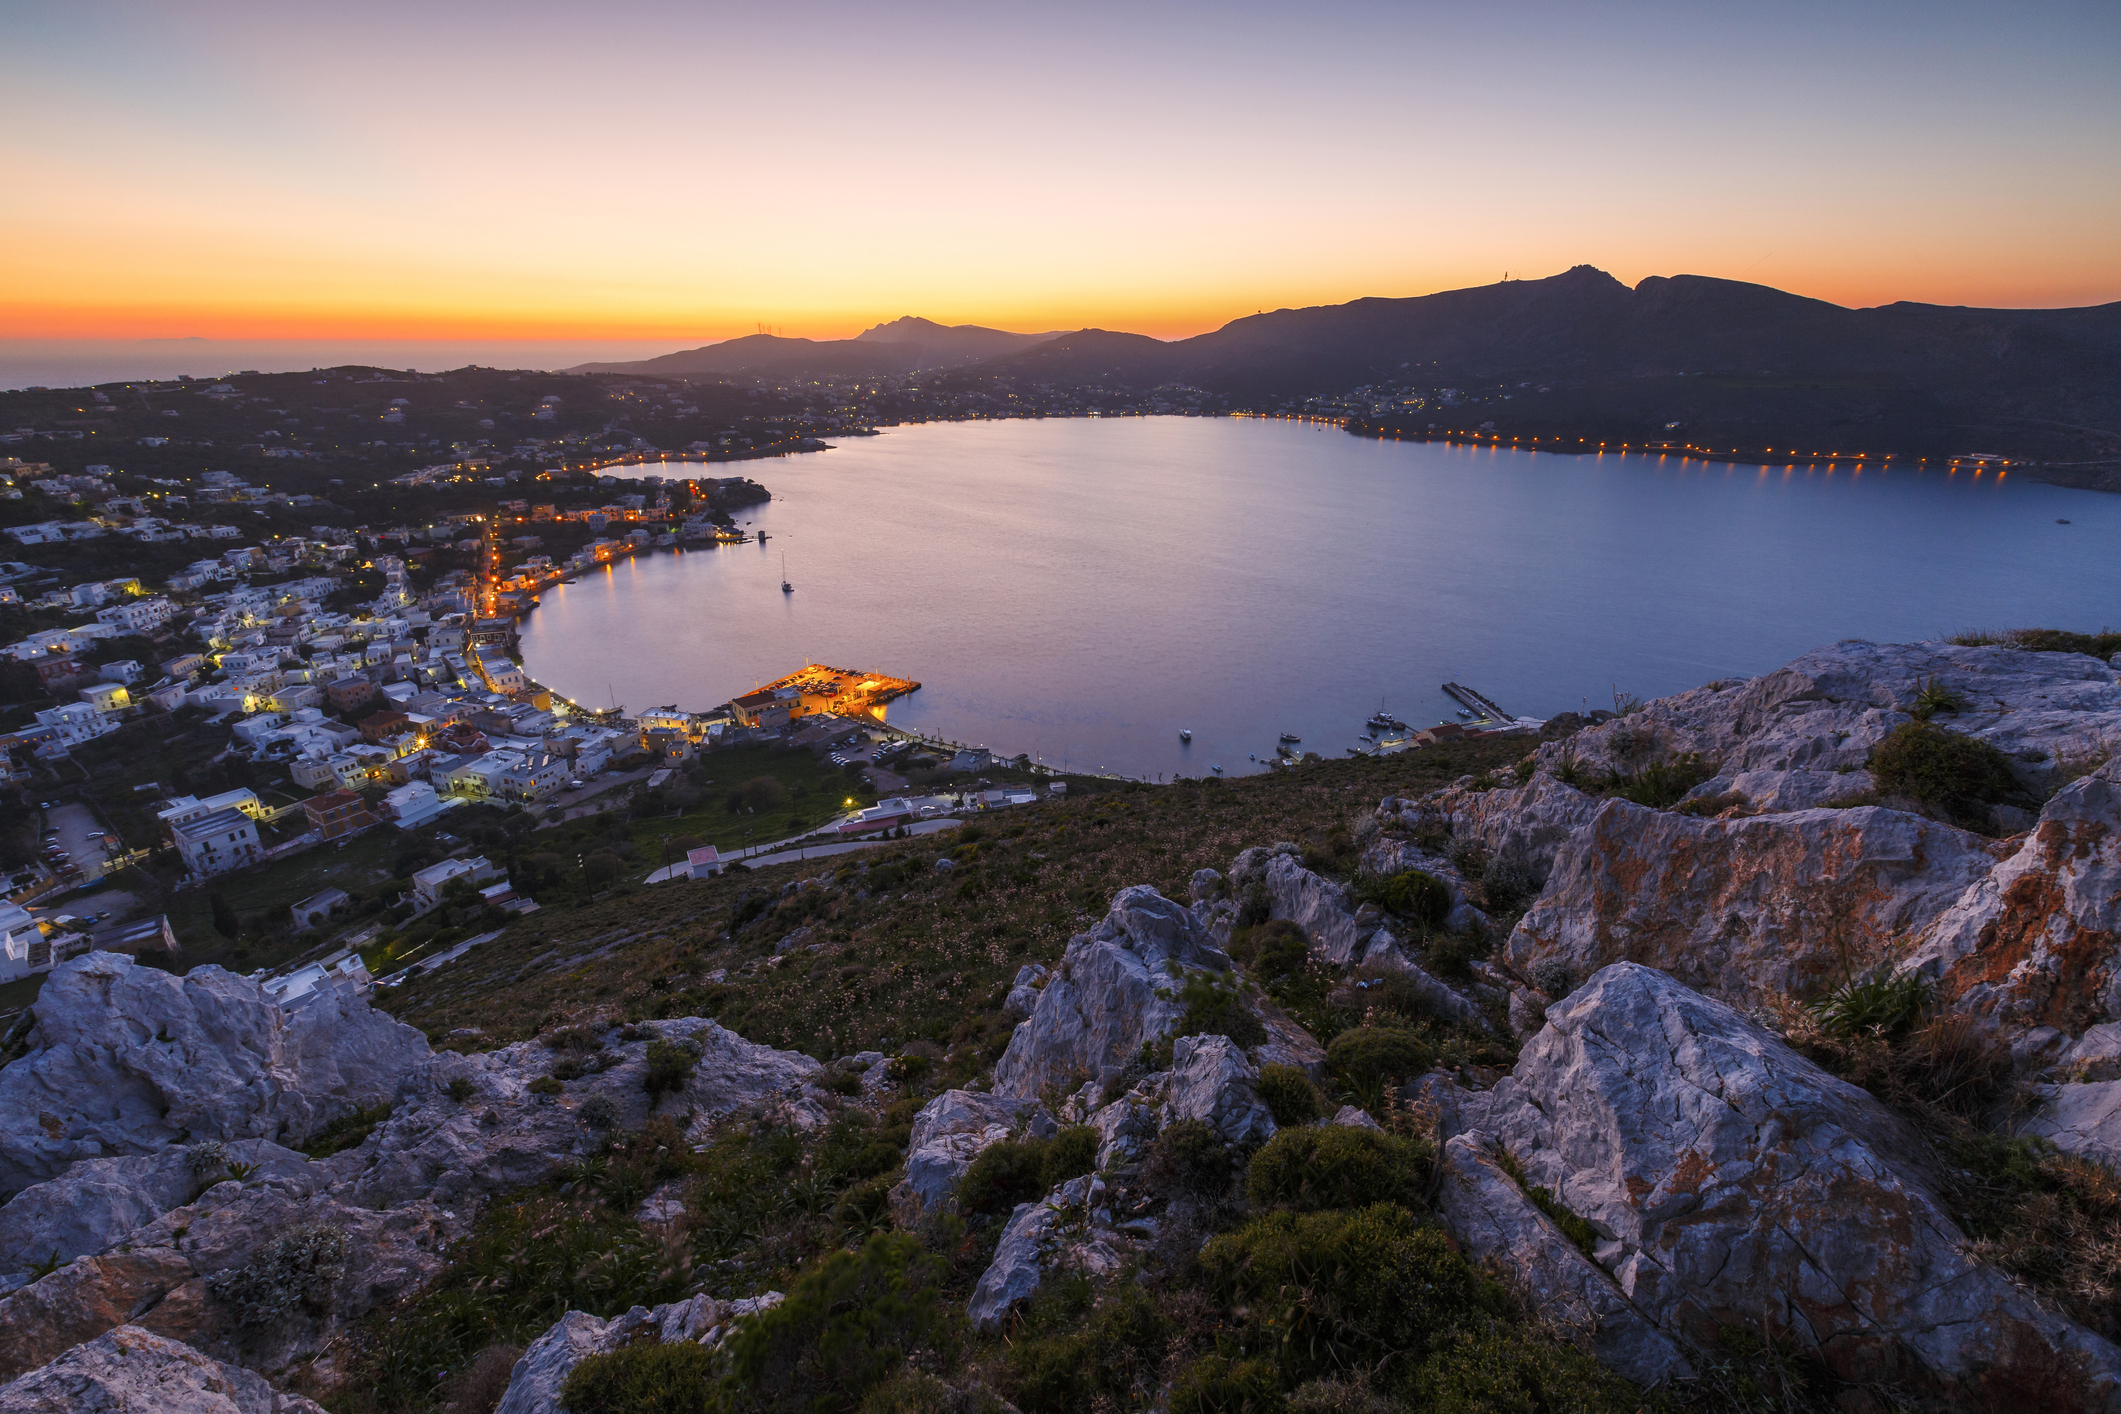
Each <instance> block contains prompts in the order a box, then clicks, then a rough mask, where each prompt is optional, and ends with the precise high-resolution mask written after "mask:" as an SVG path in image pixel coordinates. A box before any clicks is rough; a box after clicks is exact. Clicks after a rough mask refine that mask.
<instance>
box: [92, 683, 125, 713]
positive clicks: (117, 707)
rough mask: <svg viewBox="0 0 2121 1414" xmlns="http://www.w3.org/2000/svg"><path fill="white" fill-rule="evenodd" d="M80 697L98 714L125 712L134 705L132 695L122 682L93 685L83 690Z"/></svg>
mask: <svg viewBox="0 0 2121 1414" xmlns="http://www.w3.org/2000/svg"><path fill="white" fill-rule="evenodd" d="M79 696H80V698H81V700H82V701H83V702H86V703H87V704H88V705H89V706H91V707H93V708H95V709H96V710H97V711H98V712H123V711H124V710H125V709H126V708H128V707H130V706H132V705H133V699H132V694H131V693H129V692H127V691H126V690H125V684H124V683H122V682H98V683H91V684H89V685H88V686H87V687H84V688H82V689H81V691H80V694H79Z"/></svg>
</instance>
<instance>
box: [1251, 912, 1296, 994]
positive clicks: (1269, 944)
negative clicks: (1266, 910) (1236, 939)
mask: <svg viewBox="0 0 2121 1414" xmlns="http://www.w3.org/2000/svg"><path fill="white" fill-rule="evenodd" d="M1249 941H1250V943H1251V946H1252V975H1253V976H1254V977H1257V978H1258V979H1259V980H1260V982H1261V983H1262V984H1266V983H1273V982H1279V981H1280V980H1282V979H1283V978H1284V977H1301V976H1303V974H1304V968H1305V965H1306V964H1308V963H1309V962H1310V960H1311V944H1310V941H1309V940H1308V939H1307V938H1305V937H1304V930H1303V929H1301V928H1299V927H1297V926H1296V925H1295V924H1294V923H1291V922H1290V921H1289V920H1288V919H1286V918H1277V919H1275V920H1274V921H1273V922H1271V923H1262V924H1260V925H1259V926H1258V927H1257V928H1254V929H1253V930H1252V931H1251V937H1250V939H1249Z"/></svg>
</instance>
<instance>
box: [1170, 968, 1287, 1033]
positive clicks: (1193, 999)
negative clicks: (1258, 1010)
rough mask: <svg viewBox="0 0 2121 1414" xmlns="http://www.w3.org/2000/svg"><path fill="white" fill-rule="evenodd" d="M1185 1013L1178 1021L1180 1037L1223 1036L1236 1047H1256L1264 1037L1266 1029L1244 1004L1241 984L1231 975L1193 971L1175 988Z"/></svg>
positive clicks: (1243, 991)
mask: <svg viewBox="0 0 2121 1414" xmlns="http://www.w3.org/2000/svg"><path fill="white" fill-rule="evenodd" d="M1178 999H1179V1000H1180V1001H1181V1002H1183V1003H1185V1007H1186V1015H1185V1018H1184V1020H1182V1021H1180V1022H1179V1025H1178V1034H1179V1035H1181V1036H1227V1037H1229V1038H1230V1039H1231V1040H1232V1041H1235V1042H1236V1043H1237V1044H1238V1045H1240V1046H1256V1045H1258V1044H1259V1043H1260V1042H1262V1041H1264V1040H1266V1039H1267V1028H1266V1027H1265V1026H1264V1025H1262V1024H1261V1023H1260V1020H1259V1018H1258V1017H1256V1016H1254V1015H1253V1014H1252V1009H1251V1008H1250V1007H1248V1006H1246V1005H1245V985H1244V983H1243V982H1241V981H1239V980H1238V979H1236V978H1235V977H1216V976H1210V975H1207V974H1204V973H1196V974H1194V975H1193V976H1190V977H1188V978H1187V979H1186V983H1185V986H1183V987H1182V988H1180V989H1179V993H1178Z"/></svg>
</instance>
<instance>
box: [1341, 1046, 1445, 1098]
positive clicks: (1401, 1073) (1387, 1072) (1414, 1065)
mask: <svg viewBox="0 0 2121 1414" xmlns="http://www.w3.org/2000/svg"><path fill="white" fill-rule="evenodd" d="M1434 1060H1435V1056H1434V1054H1433V1053H1432V1052H1431V1051H1430V1050H1429V1048H1428V1046H1427V1045H1425V1044H1424V1043H1423V1042H1422V1039H1421V1038H1420V1037H1419V1036H1417V1035H1415V1034H1414V1033H1413V1032H1412V1031H1406V1030H1402V1029H1401V1028H1399V1027H1395V1026H1357V1027H1354V1028H1353V1029H1351V1030H1347V1031H1343V1032H1341V1033H1340V1034H1339V1035H1338V1036H1335V1037H1334V1038H1333V1042H1332V1044H1331V1045H1329V1046H1327V1047H1326V1068H1327V1069H1328V1070H1330V1071H1332V1072H1333V1074H1334V1075H1335V1076H1336V1077H1337V1078H1338V1079H1339V1080H1340V1083H1341V1084H1343V1085H1345V1086H1347V1087H1348V1089H1349V1091H1350V1092H1351V1093H1353V1094H1354V1096H1355V1097H1356V1099H1357V1101H1358V1102H1359V1103H1360V1104H1362V1106H1363V1107H1364V1108H1365V1109H1375V1108H1377V1107H1378V1106H1379V1105H1381V1104H1382V1103H1383V1100H1384V1087H1385V1086H1388V1085H1392V1084H1396V1083H1397V1082H1399V1081H1402V1080H1404V1079H1406V1078H1407V1077H1408V1076H1412V1075H1419V1074H1421V1072H1423V1071H1425V1070H1427V1069H1428V1068H1429V1066H1430V1065H1431V1064H1432V1063H1433V1062H1434Z"/></svg>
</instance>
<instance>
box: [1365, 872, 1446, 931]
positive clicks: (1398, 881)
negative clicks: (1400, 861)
mask: <svg viewBox="0 0 2121 1414" xmlns="http://www.w3.org/2000/svg"><path fill="white" fill-rule="evenodd" d="M1365 892H1366V893H1368V894H1369V895H1370V896H1371V897H1372V898H1374V899H1375V901H1376V902H1377V903H1378V904H1379V905H1381V906H1382V907H1384V908H1386V909H1388V910H1390V911H1391V912H1393V913H1396V914H1398V915H1399V916H1400V917H1401V918H1404V919H1406V920H1408V921H1409V922H1411V923H1414V924H1417V925H1419V926H1420V927H1423V928H1429V929H1435V928H1441V927H1443V921H1444V919H1446V918H1448V917H1449V916H1450V913H1451V890H1450V887H1449V886H1448V885H1446V884H1445V883H1444V881H1443V880H1441V879H1439V878H1437V877H1436V876H1435V875H1434V874H1431V873H1428V872H1427V871H1426V870H1421V869H1402V870H1400V871H1399V872H1398V873H1397V874H1393V875H1391V876H1390V877H1388V878H1385V879H1382V880H1380V881H1378V883H1377V885H1376V886H1375V888H1374V889H1371V890H1366V891H1365Z"/></svg>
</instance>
